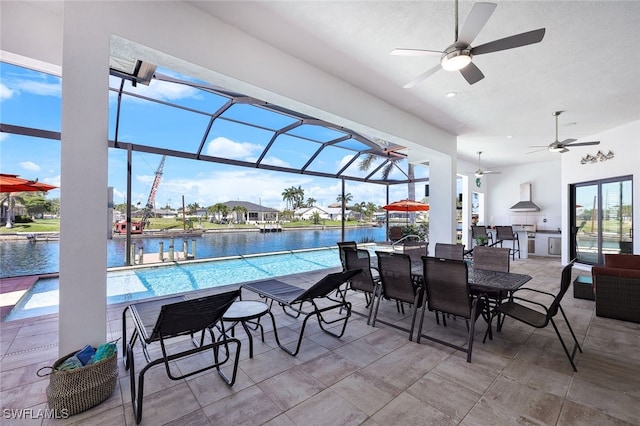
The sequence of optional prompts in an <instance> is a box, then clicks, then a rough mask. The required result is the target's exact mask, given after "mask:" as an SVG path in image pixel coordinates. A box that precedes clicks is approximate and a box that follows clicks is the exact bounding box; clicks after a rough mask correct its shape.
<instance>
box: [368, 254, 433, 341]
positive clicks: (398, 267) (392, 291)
mask: <svg viewBox="0 0 640 426" xmlns="http://www.w3.org/2000/svg"><path fill="white" fill-rule="evenodd" d="M376 256H377V257H378V270H379V271H380V286H379V287H378V288H379V290H378V295H377V300H376V303H375V308H374V311H373V315H372V318H371V325H372V326H374V327H375V325H376V321H379V322H381V323H383V324H386V325H388V326H390V327H394V328H397V329H399V330H403V331H407V332H409V340H413V330H414V328H415V323H416V317H417V312H418V308H419V307H420V306H421V305H422V302H423V299H424V287H423V285H422V282H421V281H416V280H414V279H413V276H412V274H411V258H410V257H409V255H407V254H401V253H390V252H382V251H376ZM382 298H385V299H392V300H395V301H396V302H400V303H405V302H406V303H409V304H411V305H412V307H413V309H412V314H411V327H410V328H409V329H406V328H404V327H400V326H398V325H397V324H395V323H391V322H385V321H383V320H380V319H378V318H377V317H378V310H379V307H380V299H382Z"/></svg>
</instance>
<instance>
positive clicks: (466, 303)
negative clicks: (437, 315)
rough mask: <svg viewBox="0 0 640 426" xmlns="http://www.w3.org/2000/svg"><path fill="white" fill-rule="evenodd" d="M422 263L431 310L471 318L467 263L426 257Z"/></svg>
mask: <svg viewBox="0 0 640 426" xmlns="http://www.w3.org/2000/svg"><path fill="white" fill-rule="evenodd" d="M422 262H423V277H424V282H425V286H426V290H427V304H428V305H427V306H428V308H429V310H430V311H439V312H444V313H448V314H452V315H456V316H459V317H463V318H471V296H470V294H469V284H468V281H467V274H468V272H467V264H466V262H464V261H460V260H452V259H440V258H437V257H426V256H424V257H423V258H422Z"/></svg>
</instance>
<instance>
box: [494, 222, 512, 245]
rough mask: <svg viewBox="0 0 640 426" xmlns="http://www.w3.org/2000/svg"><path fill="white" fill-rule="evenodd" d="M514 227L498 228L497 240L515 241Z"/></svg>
mask: <svg viewBox="0 0 640 426" xmlns="http://www.w3.org/2000/svg"><path fill="white" fill-rule="evenodd" d="M513 239H514V237H513V227H511V226H496V240H498V241H500V240H506V241H509V240H513Z"/></svg>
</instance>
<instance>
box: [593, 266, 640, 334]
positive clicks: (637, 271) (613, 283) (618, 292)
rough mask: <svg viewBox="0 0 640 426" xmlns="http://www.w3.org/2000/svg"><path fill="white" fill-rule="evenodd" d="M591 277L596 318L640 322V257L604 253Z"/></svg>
mask: <svg viewBox="0 0 640 426" xmlns="http://www.w3.org/2000/svg"><path fill="white" fill-rule="evenodd" d="M591 274H592V276H593V286H594V291H595V295H596V315H597V316H599V317H607V318H614V319H619V320H623V321H632V322H636V323H640V255H634V254H606V255H605V260H604V266H594V267H593V268H592V269H591Z"/></svg>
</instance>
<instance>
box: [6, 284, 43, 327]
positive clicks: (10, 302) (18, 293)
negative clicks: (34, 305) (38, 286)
mask: <svg viewBox="0 0 640 426" xmlns="http://www.w3.org/2000/svg"><path fill="white" fill-rule="evenodd" d="M39 279H40V275H26V276H22V277H11V278H0V321H3V320H4V317H5V316H7V314H8V313H9V312H11V309H13V307H14V306H15V304H16V303H18V301H19V300H20V298H21V297H22V296H23V295H24V294H25V293H26V292H27V290H29V289H30V288H31V287H32V286H33V285H34V284H35V283H36V282H37V281H38V280H39Z"/></svg>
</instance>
